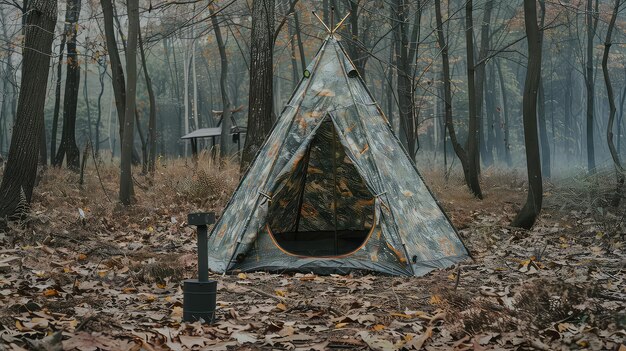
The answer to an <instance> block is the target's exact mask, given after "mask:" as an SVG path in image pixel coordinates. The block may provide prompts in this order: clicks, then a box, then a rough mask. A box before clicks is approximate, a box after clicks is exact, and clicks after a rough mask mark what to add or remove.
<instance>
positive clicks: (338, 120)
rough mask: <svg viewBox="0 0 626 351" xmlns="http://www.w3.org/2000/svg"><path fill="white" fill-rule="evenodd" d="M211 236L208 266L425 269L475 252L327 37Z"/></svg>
mask: <svg viewBox="0 0 626 351" xmlns="http://www.w3.org/2000/svg"><path fill="white" fill-rule="evenodd" d="M307 71H308V72H309V74H305V77H304V78H303V79H302V80H301V81H300V83H299V85H298V87H297V88H296V90H295V92H294V93H293V95H292V97H291V99H290V100H289V102H288V103H287V105H286V106H285V107H284V109H283V111H282V113H281V115H280V117H279V118H278V120H277V122H276V124H275V125H274V128H273V130H272V132H271V134H270V135H269V137H268V139H267V140H266V142H265V144H264V145H263V146H262V148H261V149H260V150H259V152H258V154H257V156H256V158H255V160H254V161H253V162H252V164H251V166H250V168H249V169H248V171H247V172H246V174H245V175H244V177H243V179H242V181H241V183H240V184H239V186H238V188H237V189H236V191H235V193H234V195H233V196H232V198H231V199H230V201H229V203H228V204H227V206H226V208H225V210H224V212H223V214H222V216H221V217H220V219H219V220H218V222H217V223H216V224H215V226H214V228H213V230H212V233H211V235H210V237H209V242H208V250H209V268H210V269H211V270H212V271H214V272H218V273H223V272H233V271H254V270H265V271H274V272H283V271H300V272H315V273H318V274H329V273H340V274H345V273H348V272H350V271H354V270H368V271H374V272H380V273H384V274H390V275H405V276H420V275H423V274H426V273H427V272H429V271H431V270H433V269H436V268H445V267H448V266H451V265H453V264H454V263H456V262H459V261H462V260H464V259H466V258H467V257H468V252H467V250H466V248H465V246H464V245H463V243H462V241H461V240H460V238H459V237H458V235H457V233H456V231H455V229H454V228H453V226H452V225H451V224H450V222H449V220H448V218H447V217H446V215H445V214H444V212H443V211H442V209H441V207H440V206H439V205H438V203H437V202H436V200H435V199H434V197H433V196H432V194H431V193H430V191H429V190H428V188H427V187H426V185H425V184H424V182H423V180H422V179H421V176H420V175H419V173H418V172H417V169H416V168H415V166H414V165H413V163H412V162H411V161H410V159H409V157H408V156H407V154H406V152H405V151H404V149H403V148H402V146H401V145H400V142H399V141H398V139H397V138H396V136H395V135H394V133H393V131H392V129H391V127H390V125H389V123H388V121H387V119H386V118H385V116H384V115H383V113H382V111H381V109H380V108H379V106H378V105H377V104H376V102H375V101H374V99H373V98H372V96H371V94H370V93H369V91H368V90H367V88H366V86H365V84H364V81H363V80H362V79H361V77H360V76H359V75H358V73H356V72H357V71H356V69H355V67H354V65H353V64H352V62H351V61H350V59H349V58H348V56H347V54H346V52H345V50H344V49H343V47H342V46H341V44H340V42H339V41H338V39H337V38H335V37H334V36H332V35H331V36H329V37H328V38H327V39H326V40H325V41H324V43H323V44H322V47H321V48H320V50H319V51H318V54H317V55H316V57H315V58H314V59H313V61H312V62H311V64H310V65H309V67H308V68H307Z"/></svg>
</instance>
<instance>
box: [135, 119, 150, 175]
mask: <svg viewBox="0 0 626 351" xmlns="http://www.w3.org/2000/svg"><path fill="white" fill-rule="evenodd" d="M135 126H136V127H137V135H139V143H140V144H141V175H146V174H148V142H147V141H146V137H145V136H144V134H143V129H142V128H141V120H140V118H139V111H137V109H136V108H135Z"/></svg>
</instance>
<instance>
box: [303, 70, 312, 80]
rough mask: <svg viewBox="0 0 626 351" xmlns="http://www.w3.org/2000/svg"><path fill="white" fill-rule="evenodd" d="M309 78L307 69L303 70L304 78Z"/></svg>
mask: <svg viewBox="0 0 626 351" xmlns="http://www.w3.org/2000/svg"><path fill="white" fill-rule="evenodd" d="M310 76H311V72H309V70H308V69H305V70H304V78H309V77H310Z"/></svg>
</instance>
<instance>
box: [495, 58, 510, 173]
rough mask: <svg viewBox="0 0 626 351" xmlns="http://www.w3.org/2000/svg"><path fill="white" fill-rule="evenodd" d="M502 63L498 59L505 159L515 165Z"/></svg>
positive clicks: (508, 164)
mask: <svg viewBox="0 0 626 351" xmlns="http://www.w3.org/2000/svg"><path fill="white" fill-rule="evenodd" d="M500 65H501V64H500V61H499V60H498V61H496V67H497V68H498V78H499V80H500V91H501V94H502V109H503V110H504V112H503V114H504V121H503V122H502V129H503V130H504V140H503V141H504V161H505V162H506V164H507V166H509V167H511V166H512V165H513V160H512V159H511V145H510V138H511V135H510V133H509V104H508V96H507V93H506V86H505V85H504V76H503V75H502V67H501V66H500Z"/></svg>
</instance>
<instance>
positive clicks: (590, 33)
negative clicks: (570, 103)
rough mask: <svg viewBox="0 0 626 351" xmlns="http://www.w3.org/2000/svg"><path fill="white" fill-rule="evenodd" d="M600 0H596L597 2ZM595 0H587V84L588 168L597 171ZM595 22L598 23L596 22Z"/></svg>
mask: <svg viewBox="0 0 626 351" xmlns="http://www.w3.org/2000/svg"><path fill="white" fill-rule="evenodd" d="M598 1H599V0H596V3H597V2H598ZM592 4H593V0H587V63H586V71H585V86H586V87H587V170H588V172H589V173H592V174H593V173H595V172H596V156H595V145H594V142H593V109H594V107H593V104H594V99H595V92H594V79H593V37H594V35H595V34H596V24H597V20H594V17H595V15H594V13H593V8H592ZM594 22H595V23H596V24H594Z"/></svg>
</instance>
